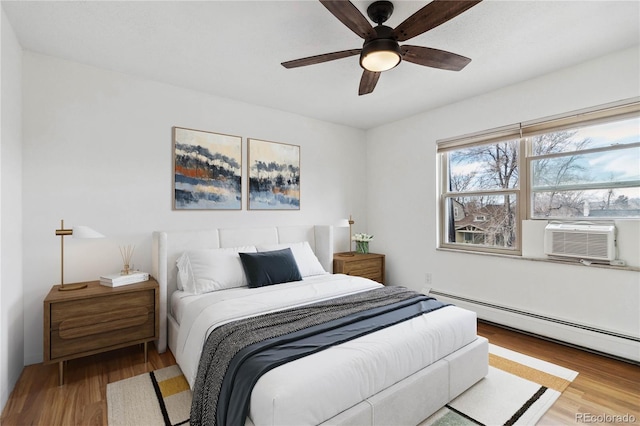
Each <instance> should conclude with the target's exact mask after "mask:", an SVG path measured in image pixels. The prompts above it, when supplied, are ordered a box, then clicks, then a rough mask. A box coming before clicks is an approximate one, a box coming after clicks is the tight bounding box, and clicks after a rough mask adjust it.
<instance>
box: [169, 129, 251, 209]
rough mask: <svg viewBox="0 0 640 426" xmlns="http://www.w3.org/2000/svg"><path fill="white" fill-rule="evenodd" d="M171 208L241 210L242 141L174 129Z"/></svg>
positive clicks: (190, 130) (191, 130)
mask: <svg viewBox="0 0 640 426" xmlns="http://www.w3.org/2000/svg"><path fill="white" fill-rule="evenodd" d="M173 208H174V209H175V210H240V209H241V208H242V138H241V137H240V136H230V135H221V134H218V133H212V132H205V131H201V130H193V129H185V128H182V127H174V128H173Z"/></svg>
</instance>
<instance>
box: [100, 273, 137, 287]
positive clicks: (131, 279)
mask: <svg viewBox="0 0 640 426" xmlns="http://www.w3.org/2000/svg"><path fill="white" fill-rule="evenodd" d="M143 281H149V274H148V273H147V272H132V273H130V274H127V275H121V274H112V275H103V276H101V277H100V284H102V285H106V286H108V287H120V286H121V285H127V284H135V283H141V282H143Z"/></svg>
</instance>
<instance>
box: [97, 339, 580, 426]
mask: <svg viewBox="0 0 640 426" xmlns="http://www.w3.org/2000/svg"><path fill="white" fill-rule="evenodd" d="M577 375H578V373H576V372H575V371H572V370H569V369H566V368H564V367H560V366H558V365H555V364H551V363H548V362H545V361H542V360H539V359H536V358H532V357H530V356H526V355H523V354H520V353H518V352H513V351H510V350H508V349H505V348H502V347H499V346H495V345H491V344H490V345H489V374H487V376H486V377H485V378H483V379H482V380H480V381H479V382H478V383H476V384H475V385H474V386H472V387H471V388H470V389H469V390H467V391H466V392H464V393H463V394H462V395H460V396H459V397H458V398H456V399H454V400H453V401H451V403H449V404H448V405H447V406H446V407H443V408H442V409H441V410H439V411H438V412H436V413H435V414H433V415H432V416H431V417H429V418H428V419H427V420H425V421H424V422H422V423H421V424H420V426H458V425H461V426H464V425H477V424H483V425H491V426H493V425H535V423H536V422H537V421H538V420H539V419H540V418H541V417H542V416H543V415H544V413H545V412H546V411H547V410H548V409H549V408H550V407H551V406H552V405H553V403H554V402H555V401H556V399H558V397H559V396H560V394H561V393H562V391H563V390H565V389H566V388H567V386H569V384H570V383H571V382H572V381H573V380H574V379H575V377H576V376H577ZM107 407H108V421H109V425H110V426H125V425H135V426H145V425H167V426H169V425H172V426H178V425H188V424H189V411H190V408H191V390H190V389H189V385H188V383H187V381H186V379H185V378H184V376H183V375H182V372H181V371H180V368H179V367H178V366H177V365H174V366H171V367H166V368H163V369H161V370H155V371H152V372H150V373H146V374H141V375H139V376H135V377H131V378H129V379H125V380H121V381H118V382H114V383H109V384H108V385H107Z"/></svg>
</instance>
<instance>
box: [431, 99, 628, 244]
mask: <svg viewBox="0 0 640 426" xmlns="http://www.w3.org/2000/svg"><path fill="white" fill-rule="evenodd" d="M634 117H640V97H636V98H632V99H626V100H623V101H619V102H614V103H611V104H606V105H601V106H598V107H594V108H587V109H583V110H579V111H573V112H569V113H566V114H560V115H555V116H550V117H546V118H542V119H539V120H532V121H528V122H523V123H517V124H512V125H508V126H503V127H500V128H496V129H492V130H487V131H483V132H478V133H473V134H467V135H463V136H459V137H454V138H447V139H441V140H438V141H436V156H437V157H438V161H437V165H438V171H437V181H438V182H439V184H438V185H437V187H438V218H437V220H436V223H437V226H438V232H437V235H438V238H439V240H438V242H437V247H438V248H445V249H454V250H462V251H469V252H477V253H493V254H506V255H512V256H521V255H522V246H523V241H522V223H523V221H525V220H550V219H553V220H560V221H562V220H567V221H575V220H576V219H575V218H564V219H563V218H540V217H533V212H532V211H531V206H532V203H533V196H534V193H535V192H536V190H535V189H534V188H532V187H531V186H532V182H533V177H532V168H531V162H532V161H534V160H538V159H541V158H554V157H562V156H567V155H570V154H568V153H552V154H543V155H539V156H533V146H532V145H533V144H532V141H531V137H532V136H536V135H540V134H544V133H550V132H555V131H561V130H568V129H574V128H576V127H584V126H589V125H595V124H601V123H607V122H612V121H622V120H624V119H627V118H634ZM511 140H517V141H518V165H517V167H518V187H517V188H506V189H505V188H498V189H494V190H481V191H476V190H474V191H468V192H454V191H449V187H448V186H449V164H448V153H449V152H451V151H455V150H460V149H465V148H470V147H474V146H481V145H491V144H492V143H499V142H506V141H511ZM636 146H640V141H638V142H636V143H631V144H622V145H614V146H611V147H595V148H588V149H585V150H580V151H576V152H578V153H579V154H580V155H583V154H589V153H595V152H603V151H613V150H616V149H625V148H631V147H636ZM576 152H572V153H573V154H575V153H576ZM635 183H636V182H635V181H634V182H625V183H623V185H627V187H628V186H636V185H635ZM576 186H579V185H576ZM610 186H611V185H610V184H609V186H608V187H610ZM620 187H624V186H620ZM590 188H592V189H595V188H594V187H593V185H591V186H590ZM501 193H516V197H517V204H516V209H517V211H516V214H515V215H514V216H515V220H516V221H517V222H516V229H515V236H516V244H515V246H514V247H513V248H512V249H504V248H498V247H488V246H482V245H474V244H467V243H450V242H447V226H448V224H447V218H448V213H447V200H448V199H449V198H455V197H464V196H474V195H500V194H501ZM621 219H625V220H634V219H636V218H621ZM589 220H590V221H591V220H593V221H599V220H607V221H610V220H611V218H604V217H603V218H591V217H590V218H589Z"/></svg>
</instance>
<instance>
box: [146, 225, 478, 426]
mask: <svg viewBox="0 0 640 426" xmlns="http://www.w3.org/2000/svg"><path fill="white" fill-rule="evenodd" d="M152 249H153V251H152V257H153V263H152V275H153V276H154V277H155V278H156V279H157V281H158V283H159V285H160V309H161V315H160V338H159V340H158V342H156V345H157V347H158V350H159V352H164V351H165V350H166V349H167V347H168V348H169V349H170V350H171V351H172V353H173V354H174V356H175V357H176V361H177V362H178V364H179V366H180V368H181V369H182V371H183V373H184V375H185V377H186V378H187V381H188V382H189V384H190V386H191V387H192V389H200V388H199V387H197V386H196V385H198V374H197V373H198V368H199V367H200V368H202V367H201V366H200V358H201V355H202V352H203V351H204V352H205V353H206V351H207V349H205V346H204V344H205V341H206V340H207V337H208V336H211V335H212V334H215V333H212V330H220V329H222V328H223V327H227V326H231V324H234V323H235V322H238V323H240V322H242V321H252V320H256V319H257V318H262V317H257V316H258V315H263V314H268V313H272V312H280V313H281V312H284V310H285V308H287V309H289V308H291V307H294V308H291V309H296V308H298V307H302V308H306V307H309V306H314V307H315V306H316V305H322V304H323V303H324V304H326V303H328V302H327V301H328V300H331V303H333V301H334V300H346V299H349V298H352V299H355V298H362V297H368V296H367V295H369V294H374V293H376V292H378V293H379V292H384V291H386V292H387V293H388V292H390V291H392V290H394V289H390V288H383V287H384V286H381V285H380V284H378V283H375V282H373V281H371V280H368V279H365V278H360V277H351V276H347V275H342V274H331V273H330V272H331V271H332V263H333V229H332V227H330V226H290V227H264V228H242V229H209V230H195V231H176V232H168V231H158V232H154V233H153V244H152ZM246 251H249V252H255V253H258V254H257V255H255V256H257V257H259V256H262V255H263V254H264V255H266V256H269V255H271V254H272V253H274V254H275V253H279V252H285V254H286V255H288V256H289V258H288V259H291V254H293V255H294V256H293V258H294V259H295V261H296V262H297V265H298V266H299V271H300V275H301V277H300V278H302V279H300V280H295V281H289V282H283V283H279V284H277V285H269V286H262V287H258V288H247V287H246V286H235V285H234V286H224V288H206V289H205V290H204V291H196V293H198V292H199V293H200V294H197V295H194V294H193V293H194V291H193V287H189V285H193V281H194V280H193V277H190V276H187V275H185V270H186V269H187V268H185V265H184V262H185V261H184V259H185V253H188V254H189V255H190V256H191V257H190V258H189V256H186V257H187V259H191V262H192V263H193V264H194V265H196V266H194V270H197V256H196V255H197V253H200V252H202V253H207V256H209V253H211V252H215V253H216V256H218V255H219V256H220V259H227V258H228V257H227V256H231V257H233V258H234V259H235V260H234V262H236V264H235V266H234V268H236V269H237V267H238V264H239V260H238V253H241V252H246ZM244 256H251V259H253V258H254V255H244ZM244 256H243V257H244ZM178 263H180V264H181V268H180V269H179V268H178ZM225 265H226V263H225ZM223 269H224V267H223ZM189 270H191V269H189ZM217 271H219V270H217ZM217 273H219V272H216V274H217ZM225 273H226V272H225ZM195 275H197V274H195ZM223 275H224V274H223ZM236 275H237V274H236ZM227 279H228V280H231V281H232V280H233V279H237V277H236V276H234V274H233V273H232V272H229V273H228V274H227V275H225V278H223V279H221V280H219V281H224V280H227ZM250 279H252V277H250ZM189 282H191V284H189ZM201 282H208V281H206V280H205V281H201ZM216 282H217V281H216ZM207 285H208V284H207ZM179 287H181V288H183V290H179ZM214 287H215V285H214ZM212 289H213V290H214V291H210V290H212ZM185 290H186V291H185ZM395 290H398V291H396V293H398V292H400V290H399V289H397V288H396V289H395ZM385 297H386V293H385ZM403 303H404V302H403ZM421 303H426V302H421ZM487 370H488V344H487V341H486V339H484V338H482V337H480V336H477V335H476V316H475V314H474V313H473V312H470V311H467V310H464V309H461V308H458V307H455V306H444V307H438V308H437V309H435V310H433V311H432V312H429V313H424V314H419V315H415V316H414V317H411V319H408V320H406V321H402V322H399V323H397V324H395V325H392V326H385V327H383V328H381V329H376V331H372V332H369V333H368V334H366V335H361V336H360V337H357V338H353V339H352V340H348V341H345V342H343V343H340V344H338V345H334V346H331V347H329V348H327V349H324V350H322V351H317V352H313V353H310V354H309V355H307V356H304V357H300V358H296V359H295V360H293V361H291V362H288V363H285V364H283V365H280V366H278V367H277V368H273V369H269V370H268V371H266V372H265V373H264V374H262V375H261V376H260V377H259V379H257V381H256V382H255V384H254V386H253V389H252V391H251V392H250V396H249V399H248V401H247V404H248V408H247V411H246V417H244V415H243V417H242V418H243V419H244V424H247V425H256V426H258V425H294V424H295V425H302V424H336V425H347V424H350V425H401V424H406V425H417V424H418V423H420V422H421V421H422V420H424V419H425V418H427V417H428V416H429V415H431V414H432V413H434V412H435V411H437V410H438V409H439V408H441V407H442V406H444V405H445V404H446V403H448V402H449V401H450V400H452V399H453V398H455V397H456V396H458V395H459V394H460V393H462V392H463V391H464V390H466V389H467V388H469V387H470V386H472V385H473V384H474V383H476V382H477V381H478V380H480V379H481V378H482V377H484V376H485V375H486V374H487ZM200 384H201V383H200ZM311 384H312V385H311ZM197 398H198V395H195V394H194V401H195V400H196V399H197Z"/></svg>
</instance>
